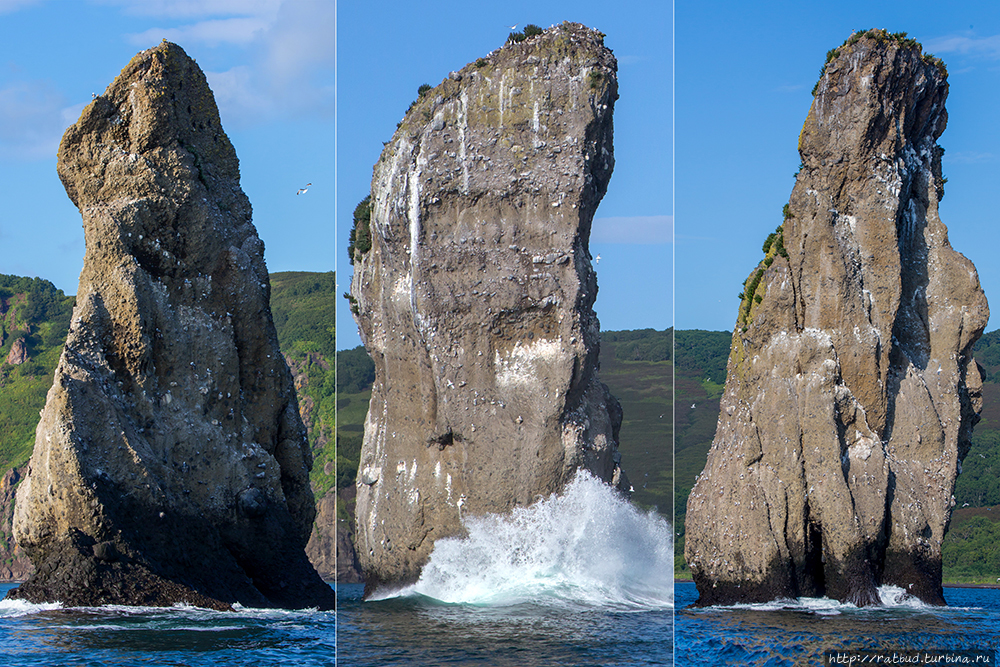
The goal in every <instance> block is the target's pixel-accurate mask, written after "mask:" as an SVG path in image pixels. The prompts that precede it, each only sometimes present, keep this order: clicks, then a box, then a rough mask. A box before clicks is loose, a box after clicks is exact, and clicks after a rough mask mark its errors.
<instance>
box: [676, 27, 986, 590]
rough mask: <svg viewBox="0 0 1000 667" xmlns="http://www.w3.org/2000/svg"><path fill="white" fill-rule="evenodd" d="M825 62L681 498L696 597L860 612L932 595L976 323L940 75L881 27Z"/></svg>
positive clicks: (976, 381)
mask: <svg viewBox="0 0 1000 667" xmlns="http://www.w3.org/2000/svg"><path fill="white" fill-rule="evenodd" d="M830 55H831V60H830V61H829V62H828V64H827V65H826V67H825V69H824V72H823V75H822V78H821V79H820V82H819V84H818V86H817V90H816V93H815V99H814V100H813V104H812V109H811V110H810V112H809V116H808V118H807V119H806V122H805V125H804V127H803V128H802V134H801V136H800V138H799V152H800V155H801V158H802V169H801V171H800V172H799V174H798V178H797V180H796V183H795V187H794V189H793V190H792V196H791V199H790V201H789V205H788V207H787V208H786V209H785V221H784V224H783V227H782V228H781V229H779V231H778V233H777V234H776V235H773V236H772V237H771V238H769V243H768V244H766V247H765V253H766V257H765V260H764V261H763V262H762V263H761V264H760V265H759V266H758V268H757V269H756V270H755V271H754V273H752V274H751V276H750V278H748V281H747V283H746V285H745V287H746V291H745V292H744V295H743V303H742V304H741V306H740V314H739V319H738V321H737V324H736V328H735V330H734V332H733V343H732V350H731V352H730V356H729V365H728V377H727V379H726V389H725V393H724V396H723V399H722V405H721V408H722V409H721V414H720V418H719V425H718V429H717V431H716V434H715V440H714V442H713V443H712V448H711V451H710V452H709V456H708V463H707V465H706V466H705V470H704V472H703V473H702V474H701V476H700V477H699V478H698V481H697V483H696V484H695V486H694V488H693V490H692V491H691V495H690V497H689V500H688V510H687V520H686V535H687V538H686V544H685V556H686V558H687V560H688V563H689V564H690V566H691V570H692V573H693V575H694V579H695V583H696V584H697V586H698V591H699V593H700V597H699V600H698V603H699V604H702V605H706V604H716V603H721V604H727V603H733V602H747V601H762V600H769V599H774V598H776V597H782V596H784V597H796V596H818V595H826V596H829V597H831V598H835V599H838V600H843V601H850V602H853V603H855V604H858V605H865V604H873V603H877V602H878V600H879V598H878V594H877V591H876V587H877V586H879V585H883V584H894V585H897V586H900V587H902V588H903V589H905V590H906V591H908V592H909V593H911V594H913V595H915V596H917V597H919V598H921V599H922V600H924V601H926V602H929V603H932V604H943V603H944V599H943V597H942V590H941V541H942V538H943V537H944V533H945V531H946V530H947V527H948V521H949V519H950V516H951V508H952V505H953V503H954V499H953V497H952V492H953V490H954V486H955V477H956V475H957V473H958V470H959V468H960V462H961V461H962V459H963V458H964V456H965V455H966V453H967V452H968V449H969V446H970V438H971V434H972V427H973V425H974V424H975V422H976V421H978V412H979V410H980V409H981V406H982V400H981V395H980V390H981V377H980V374H979V371H978V367H977V365H976V363H975V362H974V361H973V359H972V357H971V351H972V346H973V344H974V343H975V342H976V340H977V339H978V338H979V336H980V334H981V333H982V331H983V327H984V326H985V325H986V321H987V319H988V316H989V310H988V307H987V304H986V298H985V296H984V294H983V291H982V289H981V288H980V286H979V279H978V276H977V274H976V270H975V267H974V266H973V265H972V263H971V262H970V261H969V260H968V259H966V258H965V257H963V256H962V255H960V254H959V253H957V252H956V251H954V250H952V248H951V246H950V245H949V243H948V230H947V229H946V228H945V226H944V224H943V223H942V222H941V220H940V219H939V218H938V202H939V200H940V199H941V196H942V194H943V191H944V180H943V179H942V177H941V155H942V153H943V151H942V149H941V148H940V147H938V145H937V144H936V141H937V138H938V137H939V136H940V135H941V132H942V131H944V128H945V123H946V121H947V114H946V112H945V107H944V102H945V97H946V96H947V93H948V84H947V81H946V73H945V71H944V66H943V64H941V62H940V61H939V60H937V59H936V58H933V57H931V56H922V55H921V49H920V46H919V44H917V43H916V42H914V41H913V40H908V39H905V35H889V34H888V33H886V32H885V31H868V32H866V33H863V34H855V35H853V36H852V37H851V39H850V40H848V42H847V43H846V44H845V45H844V46H843V47H841V48H840V49H839V50H835V51H832V52H831V54H830Z"/></svg>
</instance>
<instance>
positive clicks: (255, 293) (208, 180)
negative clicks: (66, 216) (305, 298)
mask: <svg viewBox="0 0 1000 667" xmlns="http://www.w3.org/2000/svg"><path fill="white" fill-rule="evenodd" d="M58 170H59V176H60V178H61V179H62V181H63V184H64V185H65V187H66V191H67V193H68V194H69V196H70V199H72V200H73V203H74V204H76V206H77V207H78V208H79V209H80V212H81V213H82V215H83V226H84V232H85V236H86V245H87V250H86V256H85V258H84V268H83V272H82V273H81V276H80V286H79V290H78V292H77V305H76V309H75V310H74V313H73V320H72V323H71V328H70V332H69V337H68V339H67V341H66V346H65V348H64V351H63V354H62V358H61V359H60V362H59V366H58V368H57V370H56V373H55V380H54V382H53V385H52V389H51V390H50V391H49V394H48V399H47V402H46V405H45V409H44V410H43V412H42V415H41V421H40V423H39V425H38V430H37V437H36V442H35V448H34V452H33V454H32V458H31V464H30V471H29V473H28V475H27V477H26V479H25V480H24V481H23V482H22V483H21V485H20V486H19V488H18V492H17V504H16V514H15V518H14V531H15V535H16V538H17V540H18V542H19V544H20V545H21V546H22V547H23V548H24V549H25V551H26V552H27V553H28V554H29V556H30V557H31V559H32V561H33V562H34V564H35V567H36V572H35V574H34V575H33V576H32V578H31V579H30V580H28V581H27V582H26V583H25V584H23V585H22V586H21V587H19V588H17V589H15V590H14V591H12V595H14V596H16V597H20V598H24V599H27V600H32V601H35V602H42V601H52V600H59V601H62V602H64V603H66V604H72V605H98V604H141V605H171V604H174V603H176V602H187V603H190V604H196V605H199V606H207V607H213V608H228V607H229V606H230V605H231V604H233V603H236V602H239V603H241V604H243V605H246V606H255V607H260V606H264V607H273V606H280V607H312V606H318V607H323V608H332V607H333V605H334V598H333V594H332V591H331V589H330V587H329V586H327V585H326V584H324V583H323V582H322V581H321V580H320V579H319V577H318V575H317V574H316V572H315V570H313V568H312V566H311V565H309V562H308V561H307V560H306V556H305V551H304V547H305V543H306V540H307V539H308V537H309V532H310V530H311V527H312V522H313V517H314V515H315V508H314V506H313V495H312V492H311V490H310V487H309V469H310V466H311V464H312V461H311V456H310V452H309V449H308V443H307V441H306V435H305V429H304V427H303V426H302V422H301V419H300V418H299V414H298V408H297V403H296V398H295V391H294V387H293V386H292V381H291V376H290V373H289V371H288V368H287V366H286V365H285V362H284V358H283V357H282V356H281V354H280V352H279V350H278V342H277V336H276V334H275V329H274V325H273V323H272V321H271V313H270V310H269V307H268V299H269V291H270V288H269V285H268V275H267V269H266V267H265V265H264V257H263V252H264V248H263V244H262V243H261V241H260V239H259V238H258V237H257V232H256V230H255V229H254V226H253V224H252V223H251V210H250V203H249V201H248V200H247V198H246V196H245V195H244V194H243V191H242V190H241V189H240V185H239V163H238V160H237V158H236V153H235V151H234V150H233V147H232V145H231V144H230V142H229V139H228V138H227V137H226V134H225V133H224V132H223V130H222V127H221V124H220V121H219V114H218V110H217V108H216V105H215V101H214V99H213V96H212V93H211V91H210V90H209V88H208V85H207V83H206V81H205V76H204V74H202V72H201V70H200V69H199V68H198V66H197V65H196V64H195V63H194V61H193V60H191V59H190V58H188V56H187V55H186V54H185V53H184V51H183V50H182V49H181V48H180V47H178V46H176V45H173V44H170V43H167V42H164V43H162V44H161V45H160V46H157V47H156V48H153V49H150V50H148V51H144V52H142V53H140V54H139V55H137V56H136V57H135V58H134V59H133V60H132V61H131V62H130V63H129V64H128V65H127V66H126V67H125V69H124V70H122V73H121V75H120V76H119V77H118V78H117V79H116V80H115V81H114V83H112V84H111V86H109V87H108V89H107V90H106V91H105V93H104V94H103V95H101V96H100V97H97V98H96V99H95V100H94V101H93V102H92V103H91V104H90V105H89V106H87V107H86V109H84V111H83V114H82V116H81V118H80V120H79V121H78V122H77V123H76V124H75V125H73V126H72V127H70V128H69V129H68V130H67V131H66V134H65V136H64V137H63V140H62V144H61V145H60V148H59V163H58Z"/></svg>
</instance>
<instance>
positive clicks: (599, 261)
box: [594, 253, 601, 264]
mask: <svg viewBox="0 0 1000 667" xmlns="http://www.w3.org/2000/svg"><path fill="white" fill-rule="evenodd" d="M600 263H601V254H600V253H598V254H597V257H595V258H594V264H600Z"/></svg>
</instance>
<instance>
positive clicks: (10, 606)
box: [0, 600, 63, 618]
mask: <svg viewBox="0 0 1000 667" xmlns="http://www.w3.org/2000/svg"><path fill="white" fill-rule="evenodd" d="M62 608H63V606H62V604H60V603H58V602H54V603H44V604H35V603H33V602H26V601H25V600H0V618H16V617H18V616H28V615H30V614H37V613H39V612H43V611H52V610H54V609H62Z"/></svg>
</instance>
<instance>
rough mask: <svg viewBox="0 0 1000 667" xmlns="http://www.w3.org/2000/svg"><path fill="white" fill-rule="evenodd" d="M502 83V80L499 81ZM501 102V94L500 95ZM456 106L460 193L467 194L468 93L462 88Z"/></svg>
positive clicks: (501, 116) (501, 114)
mask: <svg viewBox="0 0 1000 667" xmlns="http://www.w3.org/2000/svg"><path fill="white" fill-rule="evenodd" d="M501 85H502V82H501ZM500 99H501V102H502V100H503V95H501V96H500ZM459 102H460V104H459V106H458V163H459V165H460V166H461V167H462V194H463V195H467V194H469V164H468V162H467V161H466V157H465V130H466V129H467V127H468V125H469V114H468V109H469V94H468V92H467V91H466V90H465V89H463V90H462V96H461V97H460V98H459ZM500 126H501V127H503V110H502V109H501V112H500Z"/></svg>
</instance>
